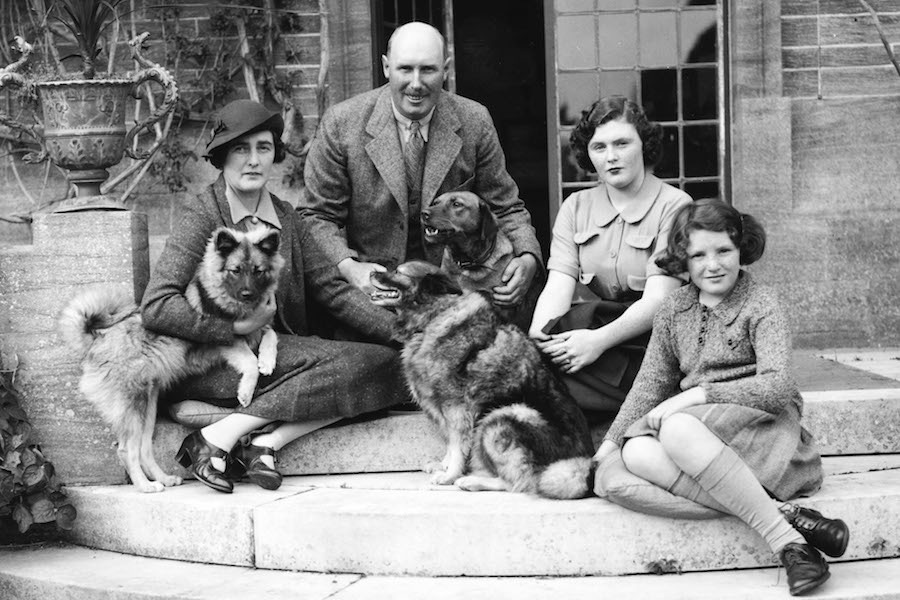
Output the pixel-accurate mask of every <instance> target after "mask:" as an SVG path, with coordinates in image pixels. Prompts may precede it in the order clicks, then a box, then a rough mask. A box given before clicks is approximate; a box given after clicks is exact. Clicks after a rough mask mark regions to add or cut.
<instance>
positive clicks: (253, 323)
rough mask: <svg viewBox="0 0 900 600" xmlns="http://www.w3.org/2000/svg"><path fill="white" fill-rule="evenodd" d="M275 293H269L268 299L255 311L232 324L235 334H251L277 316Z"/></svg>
mask: <svg viewBox="0 0 900 600" xmlns="http://www.w3.org/2000/svg"><path fill="white" fill-rule="evenodd" d="M276 308H277V306H276V304H275V294H269V297H268V298H267V299H266V301H265V302H264V303H262V304H260V305H259V306H257V307H256V310H255V311H253V313H251V314H249V315H247V316H246V317H244V318H243V319H239V320H237V321H235V322H234V324H233V325H232V326H231V330H232V331H234V334H235V335H249V334H251V333H253V332H254V331H256V330H257V329H261V328H262V327H264V326H266V325H268V324H269V323H271V322H272V319H273V318H275V309H276Z"/></svg>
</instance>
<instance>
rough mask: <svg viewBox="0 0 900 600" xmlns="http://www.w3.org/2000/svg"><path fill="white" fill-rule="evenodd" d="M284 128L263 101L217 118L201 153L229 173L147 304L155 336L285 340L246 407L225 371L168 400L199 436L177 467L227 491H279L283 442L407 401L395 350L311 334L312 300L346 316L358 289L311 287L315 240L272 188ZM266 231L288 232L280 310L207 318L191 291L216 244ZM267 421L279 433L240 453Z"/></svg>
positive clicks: (164, 259) (158, 270)
mask: <svg viewBox="0 0 900 600" xmlns="http://www.w3.org/2000/svg"><path fill="white" fill-rule="evenodd" d="M283 129H284V122H283V120H282V118H281V116H280V115H279V114H277V113H272V112H270V111H269V110H267V109H266V108H265V107H264V106H263V105H262V104H260V103H258V102H253V101H250V100H237V101H234V102H231V103H230V104H228V105H227V106H225V107H224V108H223V109H222V111H221V112H220V113H219V118H218V122H217V125H216V127H215V129H214V132H213V137H212V139H211V140H210V142H209V144H208V145H207V156H206V158H207V159H208V160H209V162H210V163H212V165H213V166H215V167H216V168H218V169H220V170H221V171H222V173H221V175H220V176H219V178H218V180H217V181H216V182H215V183H213V184H212V185H211V186H209V187H208V188H207V189H206V190H205V191H203V192H202V193H201V194H199V195H198V196H197V197H196V198H194V199H192V200H190V201H188V202H187V203H186V205H185V206H184V211H183V213H182V215H181V218H180V220H179V221H178V222H177V226H176V228H175V229H174V230H173V232H172V234H171V236H170V237H169V239H168V241H167V242H166V246H165V249H164V250H163V253H162V255H161V256H160V258H159V261H158V262H157V264H156V267H155V269H154V272H153V274H152V277H151V280H150V283H149V285H148V286H147V291H146V292H145V294H144V299H143V304H142V317H143V320H144V325H145V326H146V327H147V328H148V329H151V330H153V331H158V332H160V333H163V334H166V335H171V336H178V337H181V338H184V339H189V340H192V341H195V342H199V343H209V344H230V343H231V342H232V341H233V339H234V336H235V335H242V334H246V333H250V332H252V331H255V330H256V329H258V328H260V327H261V326H262V325H264V324H266V323H269V322H273V323H274V325H273V326H274V328H275V330H276V331H277V332H278V334H279V337H278V360H277V364H276V368H275V372H274V373H273V374H272V375H270V376H267V377H261V378H260V380H259V383H258V384H257V388H256V395H255V397H254V399H253V401H252V402H251V403H250V405H249V406H248V407H246V408H242V407H241V406H240V405H239V403H238V401H237V397H236V394H237V386H238V380H239V376H238V374H237V373H236V372H234V371H233V370H232V369H231V368H230V367H227V366H222V367H221V368H218V369H215V370H213V371H211V372H209V373H207V374H205V375H202V376H199V377H194V378H192V379H189V380H187V381H185V382H184V383H183V384H182V385H180V386H179V387H178V388H177V389H175V390H173V391H172V393H170V394H169V397H168V400H169V401H172V402H174V403H173V404H172V407H171V409H170V413H171V414H172V416H173V418H174V419H175V420H176V421H179V422H181V423H184V424H187V425H192V426H195V427H202V428H201V429H199V430H198V431H195V432H194V433H192V434H191V435H189V436H188V437H187V438H185V440H184V443H183V444H182V446H181V449H180V451H179V453H178V457H177V458H178V460H179V462H181V463H182V464H183V465H184V466H185V467H186V468H188V469H189V470H190V471H191V472H192V473H193V475H194V476H195V477H196V478H197V479H198V480H200V481H201V482H203V483H204V484H206V485H208V486H209V487H211V488H213V489H215V490H218V491H220V492H231V491H232V488H233V485H232V481H231V479H233V478H234V476H235V475H236V474H243V472H244V471H246V474H247V475H248V476H249V477H250V479H251V480H252V481H254V482H255V483H257V484H258V485H260V486H262V487H264V488H266V489H276V488H278V487H279V486H280V485H281V474H280V473H278V471H276V470H275V452H276V451H277V450H280V449H281V448H282V447H283V446H284V445H285V444H287V443H288V442H291V441H293V440H294V439H296V438H298V437H300V436H302V435H304V434H306V433H309V432H311V431H314V430H316V429H319V428H321V427H324V426H325V425H328V424H329V423H332V422H334V421H336V420H338V419H340V418H342V417H351V416H355V415H358V414H361V413H365V412H369V411H373V410H376V409H379V408H383V407H386V406H390V405H393V404H397V403H399V402H403V401H404V400H405V399H406V398H405V393H404V385H403V382H402V378H401V375H400V372H399V363H398V360H397V353H396V352H395V351H394V350H392V349H390V348H387V347H384V346H377V345H373V344H363V343H355V342H337V341H331V340H324V339H320V338H317V337H309V335H308V334H309V328H308V319H307V305H306V297H307V295H310V296H314V297H317V298H318V299H320V300H323V301H327V303H328V307H329V309H330V310H333V311H339V310H340V307H341V306H343V304H344V303H346V302H347V298H346V297H345V296H344V295H345V294H351V293H354V292H353V290H352V289H351V288H349V286H348V288H346V289H344V290H343V291H335V290H328V291H327V292H326V291H324V290H319V289H317V286H316V285H314V284H310V272H311V271H313V267H311V263H316V258H315V257H316V246H315V243H314V240H312V239H311V238H310V237H309V236H308V235H306V233H305V228H304V225H303V223H302V221H300V219H299V217H298V216H297V213H296V212H295V210H294V209H293V207H292V206H290V205H289V204H287V203H286V202H284V201H282V200H280V199H278V198H277V197H275V196H274V195H272V194H270V193H269V191H268V190H267V189H266V181H267V180H268V178H269V176H270V174H271V171H272V168H273V165H274V164H275V163H277V162H280V161H282V160H283V159H284V156H285V151H284V145H283V143H282V141H281V133H282V131H283ZM259 223H263V224H265V225H266V226H269V227H274V228H277V229H279V230H280V231H281V247H280V250H279V251H280V252H281V254H282V255H283V256H284V258H285V266H284V269H283V271H282V274H281V279H280V281H279V286H278V291H277V292H276V302H275V304H274V305H269V306H267V307H264V308H262V309H260V310H259V311H258V314H255V315H252V316H250V317H248V318H246V319H244V320H241V321H230V320H227V319H223V318H219V317H216V316H210V315H203V316H201V315H200V314H199V313H197V312H196V311H194V310H193V309H192V308H191V307H190V305H189V304H188V302H187V300H186V298H185V296H184V292H185V289H186V288H187V285H188V283H189V281H190V280H191V277H192V276H193V275H194V272H195V271H196V269H197V266H198V265H199V263H200V261H201V259H202V256H203V253H204V250H205V248H206V243H207V240H208V239H209V237H210V235H211V234H212V232H213V231H214V230H215V229H216V228H218V227H222V226H227V227H232V228H236V229H239V230H243V231H246V230H248V229H249V228H250V227H254V226H257V224H259ZM315 268H316V269H321V268H322V266H321V265H318V266H316V267H315ZM355 304H356V303H355ZM343 318H345V319H347V318H349V319H350V320H351V321H355V322H354V323H353V324H354V325H356V326H358V327H359V328H361V329H365V327H366V325H365V323H366V321H367V315H365V314H363V313H360V312H358V311H357V312H355V313H353V314H351V315H349V316H348V315H346V314H345V315H343ZM270 424H274V428H271V427H270V428H267V429H266V431H265V433H262V434H261V435H257V436H256V437H253V438H252V439H251V440H250V441H249V443H247V444H238V440H240V439H241V438H242V437H244V436H246V435H247V434H250V433H251V432H254V431H257V430H259V429H261V428H263V427H266V426H268V425H270ZM226 466H228V467H229V468H228V469H227V470H226ZM231 466H234V467H235V468H234V469H232V468H230V467H231ZM226 473H228V475H227V476H226Z"/></svg>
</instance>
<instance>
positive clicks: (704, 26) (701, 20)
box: [681, 10, 716, 63]
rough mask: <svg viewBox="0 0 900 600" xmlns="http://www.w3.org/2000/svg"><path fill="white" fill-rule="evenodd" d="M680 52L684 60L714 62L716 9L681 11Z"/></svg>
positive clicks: (689, 61)
mask: <svg viewBox="0 0 900 600" xmlns="http://www.w3.org/2000/svg"><path fill="white" fill-rule="evenodd" d="M681 52H682V57H683V59H684V62H688V63H697V62H709V63H714V62H716V11H715V10H691V11H684V12H682V13H681Z"/></svg>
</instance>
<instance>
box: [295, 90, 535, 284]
mask: <svg viewBox="0 0 900 600" xmlns="http://www.w3.org/2000/svg"><path fill="white" fill-rule="evenodd" d="M305 179H306V189H305V191H304V194H303V196H302V198H301V200H300V203H299V205H298V209H299V210H300V211H301V214H302V215H303V216H304V218H305V219H307V220H308V221H309V223H310V228H311V230H312V233H313V235H314V237H315V238H316V241H317V242H318V243H320V244H321V247H322V250H323V251H324V253H325V256H326V257H327V258H328V259H329V260H330V261H331V263H332V264H334V265H336V264H337V263H339V262H340V261H341V260H343V259H345V258H347V257H354V258H359V259H360V260H362V261H372V262H377V263H380V264H382V265H384V266H385V267H387V268H388V269H391V268H393V267H395V266H397V265H398V264H400V263H402V262H403V261H404V260H405V259H406V241H407V228H408V220H407V217H408V214H409V207H408V205H407V190H406V175H405V171H404V165H403V152H402V149H401V145H400V139H399V136H398V132H397V124H396V119H395V118H394V113H393V111H392V108H391V93H390V89H389V88H388V87H387V86H383V87H381V88H378V89H375V90H372V91H371V92H366V93H364V94H360V95H358V96H355V97H353V98H350V99H349V100H346V101H345V102H342V103H340V104H338V105H336V106H334V107H333V108H331V109H330V110H329V111H327V112H326V114H325V115H324V116H323V117H322V122H321V123H320V125H319V129H318V132H317V133H316V137H315V139H314V140H313V143H312V145H311V147H310V151H309V155H308V156H307V159H306V167H305ZM451 190H468V191H471V192H474V193H476V194H478V195H479V196H481V197H482V198H484V199H485V200H486V201H487V202H488V203H489V204H490V206H491V208H492V209H493V211H494V213H495V214H496V215H497V217H498V218H499V220H500V225H501V227H502V229H503V231H504V232H505V233H506V234H507V236H509V238H510V240H511V241H512V244H513V248H514V249H515V252H516V255H521V254H523V253H531V254H533V255H534V256H535V258H537V260H538V262H539V263H542V260H541V250H540V245H539V244H538V241H537V238H536V237H535V234H534V228H533V227H532V226H531V217H530V215H529V214H528V211H527V210H526V209H525V204H524V203H523V202H522V200H521V199H520V198H519V190H518V187H517V186H516V184H515V182H514V181H513V180H512V178H511V177H510V176H509V173H507V172H506V161H505V158H504V155H503V150H502V149H501V148H500V142H499V140H498V138H497V131H496V130H495V129H494V124H493V121H492V120H491V117H490V114H489V113H488V111H487V109H486V108H485V107H484V106H482V105H480V104H478V103H477V102H474V101H472V100H468V99H466V98H462V97H460V96H457V95H455V94H451V93H449V92H441V94H440V96H439V99H438V102H437V106H436V109H435V112H434V117H433V119H432V121H431V124H430V126H429V133H428V149H427V153H426V160H425V174H424V178H423V182H422V206H423V207H426V206H428V205H429V204H430V202H431V200H432V199H434V198H435V197H436V196H438V195H440V194H442V193H444V192H448V191H451ZM441 253H442V249H441V248H431V249H429V251H428V258H429V260H432V261H433V262H435V264H440V259H441Z"/></svg>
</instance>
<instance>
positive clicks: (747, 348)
mask: <svg viewBox="0 0 900 600" xmlns="http://www.w3.org/2000/svg"><path fill="white" fill-rule="evenodd" d="M723 338H724V339H723V340H722V342H723V343H724V344H725V347H726V348H728V350H729V351H730V352H731V353H732V354H736V355H738V356H752V355H753V345H752V344H751V343H750V334H749V333H748V332H747V323H746V321H741V320H740V319H739V320H737V321H735V322H734V323H731V324H730V325H726V326H725V331H724V336H723Z"/></svg>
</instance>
